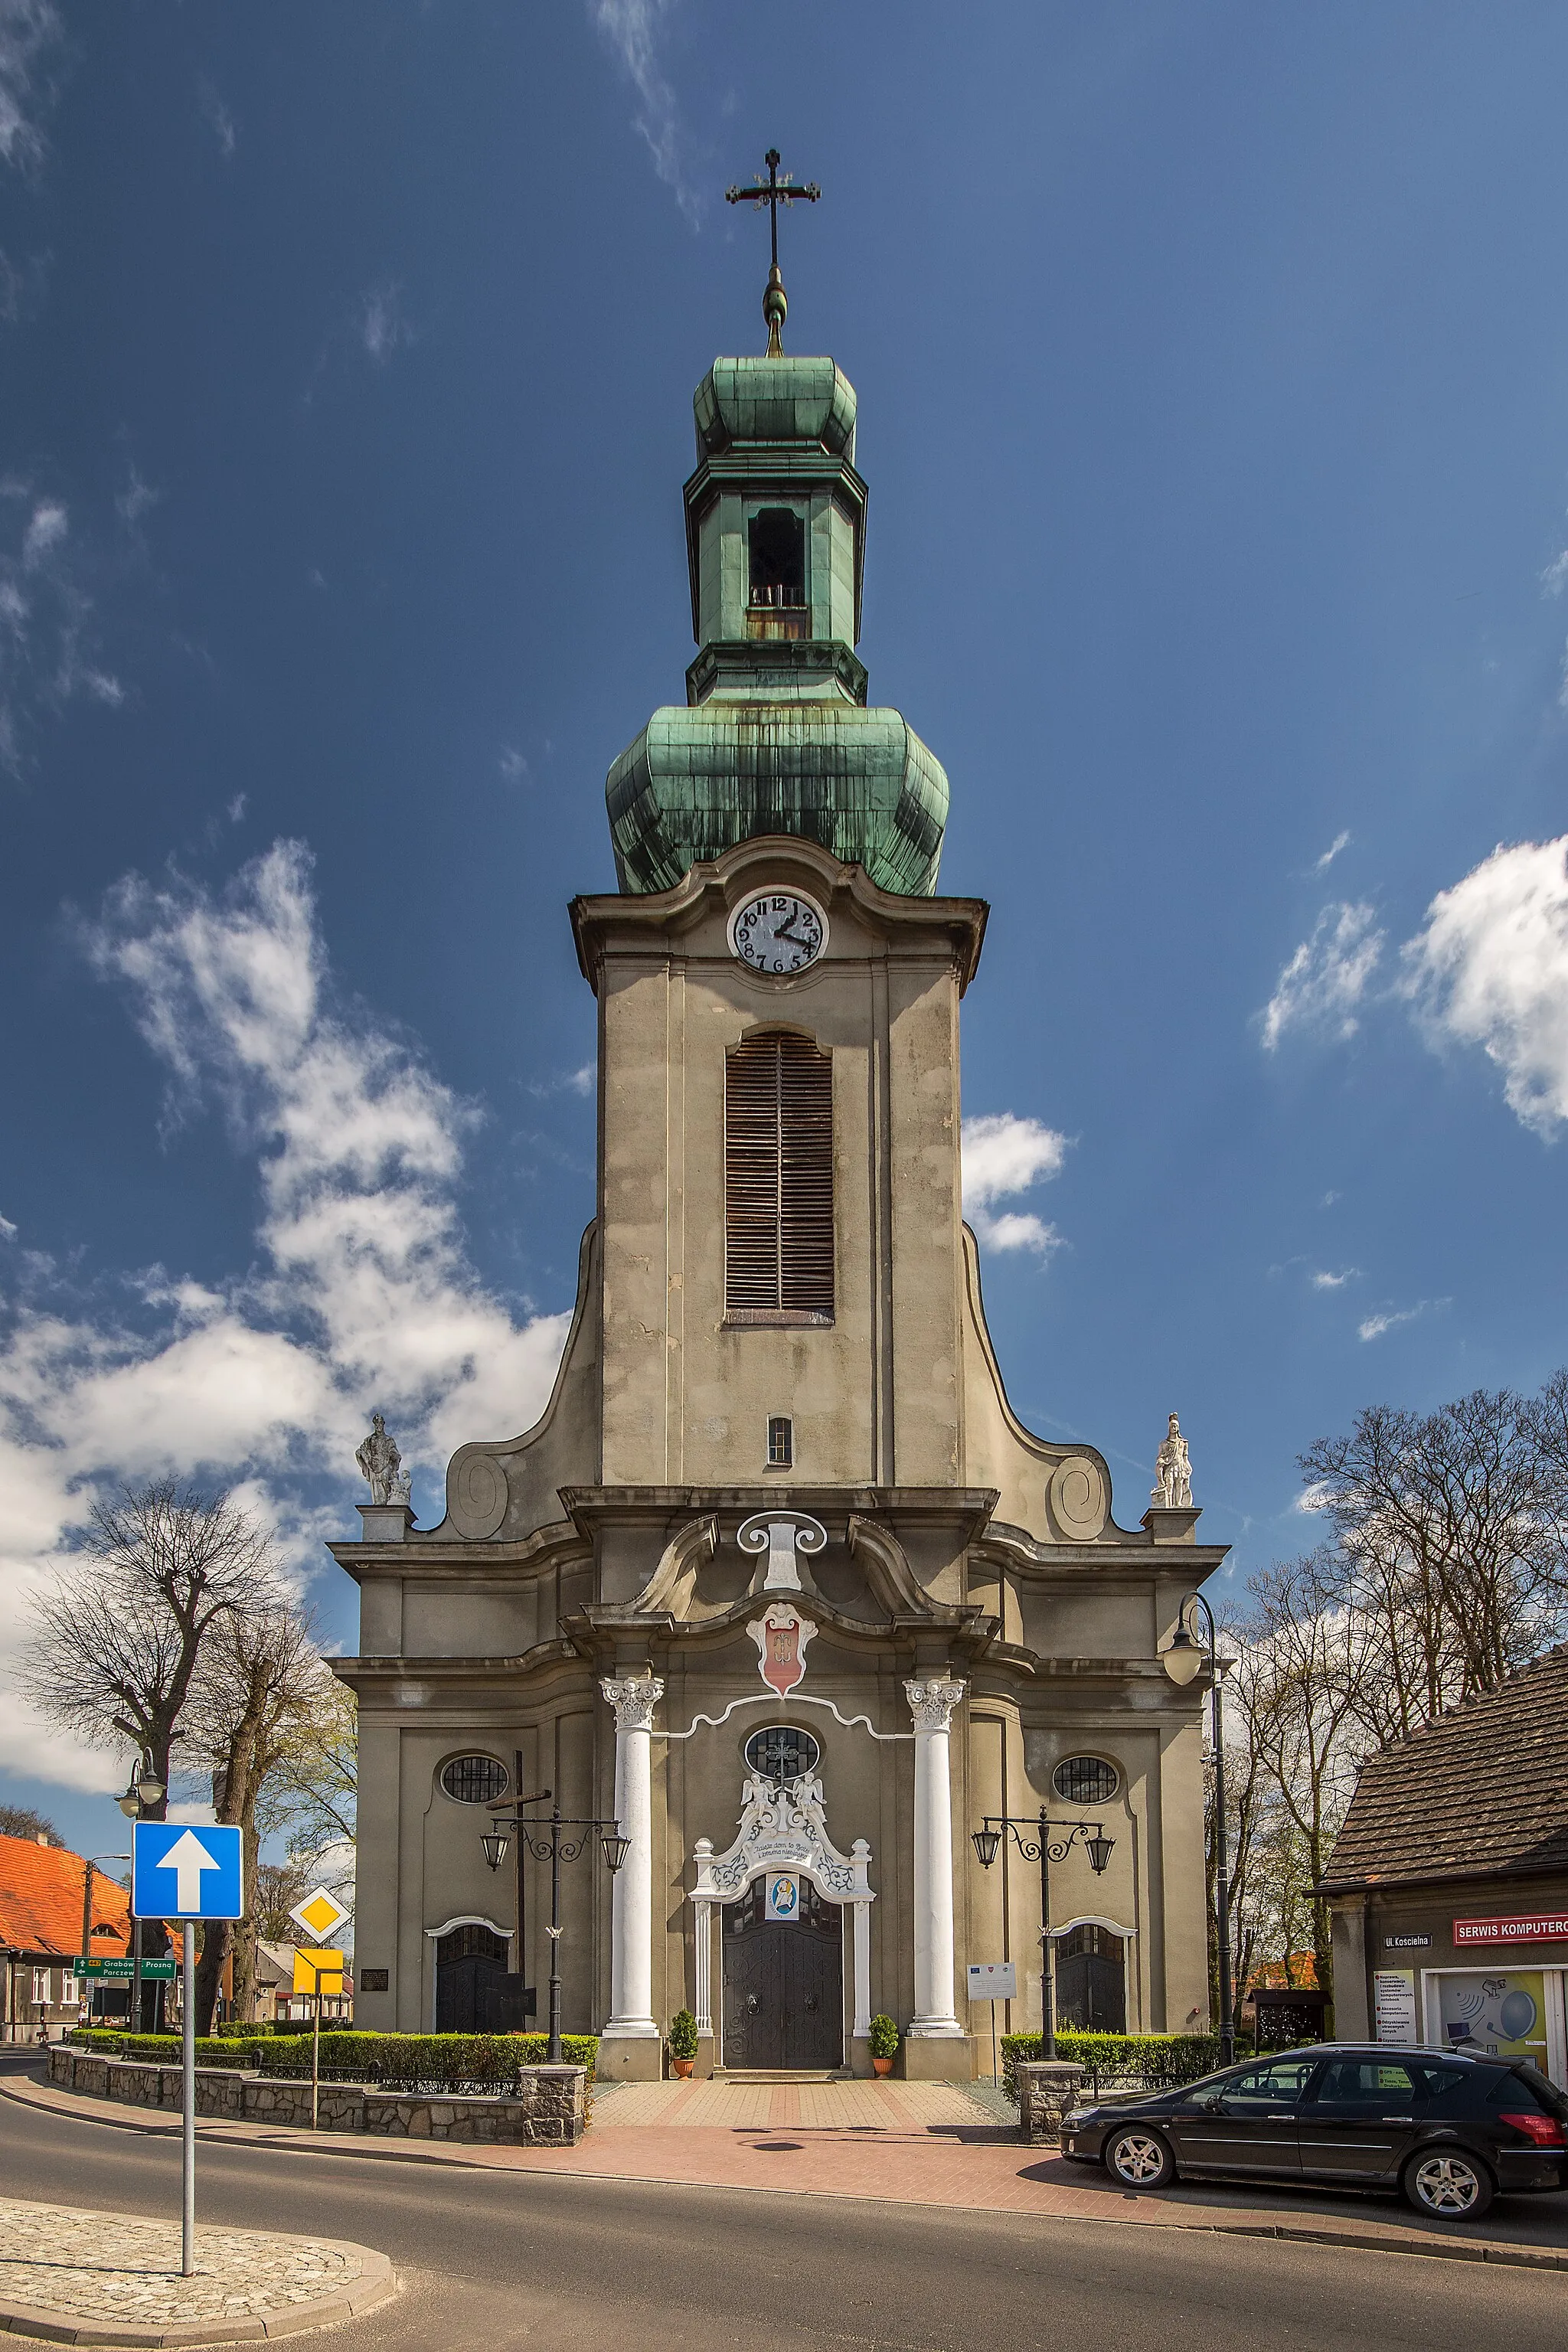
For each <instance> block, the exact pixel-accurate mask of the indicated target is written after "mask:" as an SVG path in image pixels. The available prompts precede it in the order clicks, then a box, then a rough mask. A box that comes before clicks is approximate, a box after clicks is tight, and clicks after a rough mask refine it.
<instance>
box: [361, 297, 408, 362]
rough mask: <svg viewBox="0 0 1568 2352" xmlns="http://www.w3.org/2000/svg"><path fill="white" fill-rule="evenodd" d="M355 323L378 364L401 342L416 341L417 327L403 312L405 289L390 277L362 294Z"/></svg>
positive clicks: (401, 343)
mask: <svg viewBox="0 0 1568 2352" xmlns="http://www.w3.org/2000/svg"><path fill="white" fill-rule="evenodd" d="M355 323H356V325H357V326H358V329H359V335H360V341H362V342H363V345H364V347H365V349H366V351H367V352H369V353H370V355H371V358H372V359H373V360H374V362H375V363H376V365H377V366H378V367H380V366H382V365H383V364H384V362H386V361H387V360H389V359H390V358H391V357H392V354H393V352H395V351H396V350H398V349H399V347H400V346H401V345H403V344H405V343H411V342H412V341H414V330H413V328H412V327H411V326H410V325H409V323H408V321H407V320H406V319H405V317H404V315H403V289H401V287H399V286H396V285H395V284H394V283H393V281H392V280H391V279H390V278H384V279H383V281H382V282H381V284H380V285H378V286H373V287H372V288H371V289H370V291H369V292H368V293H367V294H363V295H362V296H361V297H360V304H359V309H358V311H357V312H356V314H355Z"/></svg>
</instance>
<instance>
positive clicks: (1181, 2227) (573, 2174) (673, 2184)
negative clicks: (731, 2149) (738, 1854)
mask: <svg viewBox="0 0 1568 2352" xmlns="http://www.w3.org/2000/svg"><path fill="white" fill-rule="evenodd" d="M40 2091H41V2092H43V2094H44V2095H43V2096H42V2097H37V2096H32V2097H29V2096H28V2095H27V2094H28V2092H33V2093H35V2094H36V2093H37V2092H40ZM66 2096H67V2095H65V2094H54V2093H51V2091H50V2089H49V2086H48V2085H47V2084H40V2083H37V2082H36V2081H35V2080H34V2079H33V2078H32V2077H31V2076H29V2075H22V2076H16V2075H13V2076H12V2077H11V2078H10V2080H9V2081H6V2080H5V2079H4V2078H0V2098H7V2099H15V2100H16V2103H17V2105H19V2106H26V2107H30V2108H32V2109H33V2111H34V2112H35V2114H38V2115H52V2116H59V2117H61V2118H62V2119H64V2120H66V2121H68V2122H72V2123H87V2124H98V2125H100V2126H104V2127H106V2128H107V2129H109V2130H111V2131H140V2132H150V2133H152V2134H153V2135H155V2136H158V2137H174V2136H176V2135H177V2134H178V2131H179V2125H178V2124H177V2123H173V2124H171V2123H166V2122H164V2121H163V2119H162V2118H160V2119H159V2120H158V2121H156V2122H154V2121H153V2120H152V2116H151V2113H149V2114H148V2116H147V2117H146V2119H145V2120H143V2117H142V2115H140V2114H138V2113H135V2112H126V2111H124V2110H122V2111H121V2113H119V2114H105V2115H99V2114H97V2113H93V2114H84V2113H83V2112H82V2105H81V2104H79V2103H77V2102H76V2101H74V2100H73V2102H72V2104H71V2105H66V2104H65V2100H66ZM264 2135H265V2136H264ZM196 2136H197V2137H198V2138H199V2139H207V2140H209V2141H210V2142H211V2143H212V2144H213V2145H215V2146H219V2147H222V2146H227V2147H258V2148H267V2147H270V2148H275V2149H277V2150H278V2151H279V2153H280V2154H285V2155H297V2156H346V2157H353V2158H369V2159H370V2160H371V2161H373V2162H380V2163H392V2164H426V2165H429V2164H436V2165H442V2164H445V2165H456V2166H458V2167H459V2168H463V2169H466V2170H468V2171H476V2172H490V2171H496V2170H502V2169H505V2170H509V2171H510V2169H511V2168H510V2167H499V2166H496V2165H493V2164H490V2163H488V2162H486V2161H485V2159H484V2158H482V2157H478V2156H470V2155H468V2154H466V2153H464V2152H463V2150H462V2148H461V2146H460V2144H459V2145H458V2146H455V2147H450V2148H448V2149H446V2150H444V2151H443V2152H442V2153H439V2154H437V2152H436V2151H435V2150H434V2149H430V2148H426V2147H417V2146H416V2145H415V2144H413V2143H411V2142H409V2141H407V2140H383V2141H379V2142H377V2143H376V2144H374V2146H373V2145H369V2144H367V2143H366V2142H365V2141H363V2140H359V2139H353V2138H351V2137H350V2136H349V2135H348V2134H346V2133H326V2134H323V2135H322V2136H321V2137H320V2138H318V2139H311V2138H310V2137H303V2138H301V2137H300V2135H299V2134H297V2133H294V2132H290V2131H286V2130H283V2129H281V2128H280V2127H279V2126H268V2125H257V2124H250V2125H243V2124H229V2125H225V2126H221V2127H220V2128H218V2129H216V2130H204V2129H203V2127H202V2125H201V2124H198V2125H197V2126H196ZM1019 2145H1020V2147H1022V2146H1023V2143H1022V2142H1020V2143H1019ZM528 2170H529V2172H530V2173H531V2174H537V2176H538V2177H539V2178H542V2179H573V2180H605V2181H621V2182H635V2183H637V2185H638V2186H639V2187H641V2188H663V2189H702V2190H706V2191H709V2192H710V2193H712V2192H719V2193H730V2192H732V2193H733V2194H735V2195H737V2196H742V2197H750V2196H763V2197H808V2196H809V2197H831V2198H835V2199H837V2200H843V2201H845V2202H847V2203H850V2204H858V2205H899V2206H903V2205H907V2204H909V2203H910V2200H909V2199H908V2198H902V2197H886V2196H879V2195H878V2194H877V2193H876V2191H875V2190H868V2189H800V2188H798V2187H795V2185H794V2184H792V2183H790V2182H787V2181H778V2182H770V2181H745V2182H736V2181H702V2180H672V2179H670V2178H669V2176H668V2174H667V2173H662V2172H611V2171H605V2172H595V2171H591V2170H590V2169H589V2168H587V2167H586V2166H584V2165H574V2166H573V2167H572V2168H571V2170H570V2172H569V2173H565V2172H563V2173H561V2174H552V2173H550V2172H548V2171H546V2170H545V2169H544V2168H542V2167H533V2166H530V2167H529V2168H528ZM921 2201H923V2200H921ZM939 2210H942V2211H946V2212H976V2213H994V2212H995V2211H996V2210H997V2209H996V2207H995V2206H994V2205H990V2204H975V2205H964V2204H958V2203H953V2204H943V2205H942V2207H941V2208H940V2209H939ZM1183 2210H1185V2211H1188V2212H1192V2211H1201V2210H1203V2209H1202V2208H1194V2207H1191V2206H1188V2207H1185V2208H1184V2209H1183ZM1018 2218H1019V2219H1020V2220H1024V2219H1027V2220H1031V2221H1042V2222H1050V2221H1062V2222H1067V2223H1071V2224H1073V2225H1075V2226H1076V2225H1077V2224H1079V2223H1082V2224H1083V2225H1084V2226H1085V2227H1087V2228H1090V2229H1102V2230H1172V2231H1181V2232H1182V2233H1183V2234H1184V2235H1187V2236H1195V2235H1201V2234H1203V2233H1205V2232H1206V2233H1207V2234H1208V2235H1210V2236H1214V2237H1229V2238H1274V2239H1279V2240H1280V2241H1282V2242H1287V2243H1292V2244H1299V2245H1312V2246H1337V2247H1341V2248H1343V2249H1346V2250H1348V2251H1349V2252H1353V2253H1370V2254H1408V2255H1410V2256H1411V2257H1412V2258H1413V2259H1414V2260H1415V2261H1429V2262H1445V2263H1492V2264H1494V2265H1499V2266H1501V2267H1503V2268H1507V2269H1511V2270H1532V2271H1542V2270H1544V2271H1554V2270H1555V2271H1568V2252H1557V2251H1556V2250H1555V2249H1554V2248H1552V2247H1549V2246H1523V2245H1520V2246H1516V2245H1510V2244H1508V2243H1507V2242H1504V2241H1503V2240H1500V2239H1496V2238H1439V2237H1436V2235H1427V2234H1426V2233H1425V2232H1417V2231H1414V2230H1413V2231H1411V2232H1410V2233H1409V2235H1405V2234H1404V2233H1403V2232H1396V2231H1392V2230H1387V2229H1382V2228H1379V2227H1378V2225H1377V2224H1376V2223H1375V2222H1374V2223H1372V2224H1370V2225H1367V2226H1364V2227H1358V2226H1357V2225H1356V2224H1355V2223H1353V2222H1352V2223H1351V2224H1350V2225H1349V2227H1347V2228H1344V2229H1339V2230H1325V2229H1315V2228H1314V2227H1313V2226H1312V2224H1311V2223H1310V2221H1300V2222H1292V2221H1258V2220H1256V2219H1252V2218H1248V2219H1247V2220H1245V2221H1243V2220H1237V2221H1224V2220H1221V2219H1218V2218H1215V2219H1206V2218H1205V2219H1204V2220H1202V2221H1133V2220H1132V2219H1131V2217H1130V2216H1123V2215H1121V2214H1119V2213H1062V2214H1053V2213H1025V2212H1023V2211H1022V2210H1020V2212H1019V2215H1018ZM10 2324H11V2323H9V2322H5V2321H4V2320H0V2326H6V2325H10ZM310 2324H311V2325H312V2326H319V2325H321V2323H320V2322H317V2321H312V2322H311V2323H310ZM79 2340H80V2341H82V2342H87V2341H88V2340H89V2339H88V2338H87V2337H85V2336H84V2337H82V2338H80V2339H79ZM96 2340H100V2341H108V2340H109V2339H108V2338H100V2339H96ZM113 2340H114V2341H116V2342H118V2343H128V2342H131V2341H132V2338H130V2337H128V2336H119V2337H116V2338H115V2339H113ZM135 2340H138V2341H142V2340H145V2341H148V2342H151V2341H152V2340H153V2339H152V2338H151V2337H148V2338H146V2339H135ZM159 2340H160V2341H167V2342H170V2343H173V2342H174V2337H172V2336H171V2337H168V2338H161V2339H159ZM190 2340H195V2339H190ZM204 2340H205V2341H206V2342H216V2341H218V2340H219V2339H218V2338H216V2337H210V2336H209V2337H206V2338H205V2339H204ZM230 2340H233V2339H230Z"/></svg>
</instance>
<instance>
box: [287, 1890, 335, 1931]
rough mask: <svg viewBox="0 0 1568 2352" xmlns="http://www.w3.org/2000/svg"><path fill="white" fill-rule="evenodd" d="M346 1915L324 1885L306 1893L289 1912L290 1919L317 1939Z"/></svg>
mask: <svg viewBox="0 0 1568 2352" xmlns="http://www.w3.org/2000/svg"><path fill="white" fill-rule="evenodd" d="M348 1916H349V1915H348V1913H347V1911H346V1910H345V1909H344V1907H343V1906H342V1904H341V1903H340V1902H339V1901H338V1900H337V1898H336V1896H335V1895H329V1894H328V1893H327V1890H326V1888H325V1887H324V1886H318V1887H317V1888H316V1889H315V1891H314V1893H312V1894H310V1895H306V1897H305V1899H304V1901H303V1902H302V1903H296V1905H295V1906H294V1908H293V1909H292V1911H290V1912H289V1917H290V1919H292V1920H294V1921H296V1922H297V1924H298V1925H299V1926H300V1927H303V1929H304V1930H305V1933H306V1934H307V1935H308V1936H314V1937H317V1938H318V1939H319V1938H320V1937H322V1936H330V1935H331V1932H332V1929H333V1928H334V1927H337V1926H339V1925H340V1923H341V1922H342V1920H344V1919H346V1918H347V1917H348Z"/></svg>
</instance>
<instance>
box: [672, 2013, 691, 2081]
mask: <svg viewBox="0 0 1568 2352" xmlns="http://www.w3.org/2000/svg"><path fill="white" fill-rule="evenodd" d="M696 2055H697V2020H696V2019H695V2018H694V2017H693V2016H692V2014H691V2011H689V2009H678V2010H677V2011H676V2012H675V2015H674V2016H673V2017H672V2018H671V2019H670V2021H669V2063H670V2064H671V2065H672V2066H673V2067H674V2069H675V2071H676V2073H677V2074H679V2076H680V2079H681V2081H682V2082H684V2081H685V2080H686V2077H687V2076H688V2075H689V2074H690V2072H691V2062H692V2060H693V2059H694V2058H695V2057H696Z"/></svg>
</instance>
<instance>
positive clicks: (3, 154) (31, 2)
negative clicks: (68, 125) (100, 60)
mask: <svg viewBox="0 0 1568 2352" xmlns="http://www.w3.org/2000/svg"><path fill="white" fill-rule="evenodd" d="M59 33H60V19H59V13H58V10H57V9H56V8H55V7H54V6H53V5H52V0H0V161H4V162H5V163H16V164H18V165H25V164H27V163H37V160H38V158H39V156H40V155H41V154H42V153H43V152H44V141H43V134H42V132H41V131H39V129H38V126H37V120H36V119H35V118H36V114H37V106H36V104H35V100H37V99H38V97H39V96H40V92H39V90H38V87H37V79H38V67H39V64H40V62H41V60H42V58H43V56H44V54H45V52H46V51H47V49H48V48H49V47H51V45H52V44H53V43H54V42H55V41H56V40H58V37H59Z"/></svg>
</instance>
